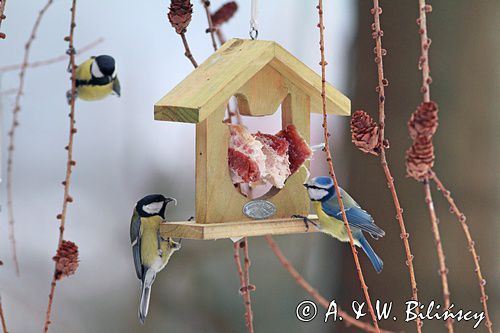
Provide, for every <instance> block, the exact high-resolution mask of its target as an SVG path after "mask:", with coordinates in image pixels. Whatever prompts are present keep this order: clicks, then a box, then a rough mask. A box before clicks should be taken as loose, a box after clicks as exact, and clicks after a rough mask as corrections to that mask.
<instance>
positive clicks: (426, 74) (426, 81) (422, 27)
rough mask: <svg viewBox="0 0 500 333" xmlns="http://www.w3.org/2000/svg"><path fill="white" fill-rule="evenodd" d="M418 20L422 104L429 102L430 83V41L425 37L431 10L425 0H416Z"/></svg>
mask: <svg viewBox="0 0 500 333" xmlns="http://www.w3.org/2000/svg"><path fill="white" fill-rule="evenodd" d="M418 9H419V10H418V12H419V18H418V20H417V23H418V26H419V30H418V32H419V34H420V58H419V60H418V67H419V68H420V69H421V70H422V87H421V88H420V91H421V92H422V94H423V99H424V102H430V100H431V90H430V87H429V85H430V84H431V83H432V79H431V76H430V68H429V47H430V45H431V40H430V39H429V37H428V36H427V15H426V13H427V12H430V11H431V10H432V7H431V6H430V5H426V3H425V0H418Z"/></svg>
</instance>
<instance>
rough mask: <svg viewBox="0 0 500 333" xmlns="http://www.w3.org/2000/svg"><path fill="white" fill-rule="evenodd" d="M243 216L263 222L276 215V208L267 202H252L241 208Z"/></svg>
mask: <svg viewBox="0 0 500 333" xmlns="http://www.w3.org/2000/svg"><path fill="white" fill-rule="evenodd" d="M243 214H245V216H247V217H249V218H251V219H254V220H263V219H267V218H269V217H271V216H273V215H274V214H276V206H275V205H274V204H273V203H272V202H269V201H267V200H252V201H250V202H247V203H246V204H245V206H243Z"/></svg>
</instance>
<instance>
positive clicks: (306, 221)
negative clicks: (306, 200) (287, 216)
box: [292, 215, 318, 231]
mask: <svg viewBox="0 0 500 333" xmlns="http://www.w3.org/2000/svg"><path fill="white" fill-rule="evenodd" d="M292 218H294V219H302V221H304V224H305V226H306V231H308V230H309V223H311V224H312V225H314V226H315V227H316V228H317V227H318V224H317V223H316V222H314V221H312V220H310V219H309V218H308V217H307V216H304V215H292Z"/></svg>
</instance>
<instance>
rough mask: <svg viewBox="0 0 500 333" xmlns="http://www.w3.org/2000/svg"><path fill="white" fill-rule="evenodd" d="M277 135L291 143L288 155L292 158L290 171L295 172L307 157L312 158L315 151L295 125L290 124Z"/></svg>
mask: <svg viewBox="0 0 500 333" xmlns="http://www.w3.org/2000/svg"><path fill="white" fill-rule="evenodd" d="M276 136H278V137H280V138H284V139H286V140H287V141H288V143H289V144H290V146H289V148H288V156H289V160H290V172H291V174H293V173H295V172H296V171H297V170H298V169H299V168H300V167H301V166H302V164H304V162H305V161H306V160H307V159H309V158H311V156H312V153H313V152H312V150H311V148H309V145H308V144H307V142H306V140H304V139H303V138H302V136H301V135H300V133H299V131H298V130H297V128H296V127H295V125H288V126H287V127H286V128H284V129H282V130H281V131H279V133H278V134H276Z"/></svg>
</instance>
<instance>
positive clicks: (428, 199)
mask: <svg viewBox="0 0 500 333" xmlns="http://www.w3.org/2000/svg"><path fill="white" fill-rule="evenodd" d="M424 189H425V203H426V204H427V208H428V210H429V215H430V216H431V224H432V233H433V234H434V240H435V242H436V249H437V255H438V260H439V275H440V276H441V284H442V286H443V300H444V307H445V309H449V308H450V305H451V301H450V289H449V287H448V268H447V267H446V262H445V255H444V250H443V244H442V243H441V235H440V233H439V226H438V224H439V221H438V218H437V215H436V211H435V209H434V202H433V200H432V194H431V187H430V185H429V180H428V179H426V180H425V181H424ZM446 327H447V328H448V332H450V333H453V332H454V330H453V319H452V318H449V319H448V320H447V321H446Z"/></svg>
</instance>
